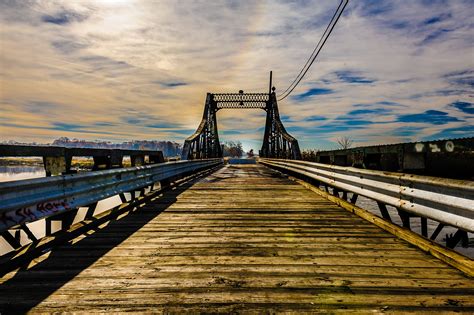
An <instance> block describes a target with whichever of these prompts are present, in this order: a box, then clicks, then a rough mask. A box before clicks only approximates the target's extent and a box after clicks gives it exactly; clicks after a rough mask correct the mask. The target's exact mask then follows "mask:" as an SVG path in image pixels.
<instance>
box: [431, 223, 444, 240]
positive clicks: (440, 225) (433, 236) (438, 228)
mask: <svg viewBox="0 0 474 315" xmlns="http://www.w3.org/2000/svg"><path fill="white" fill-rule="evenodd" d="M444 227H445V225H444V224H443V223H440V224H438V226H437V227H436V230H434V232H433V234H432V235H431V237H430V239H431V240H435V239H436V238H437V237H438V235H439V233H441V230H442V229H443V228H444Z"/></svg>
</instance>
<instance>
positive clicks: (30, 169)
mask: <svg viewBox="0 0 474 315" xmlns="http://www.w3.org/2000/svg"><path fill="white" fill-rule="evenodd" d="M45 175H46V174H45V171H44V169H43V167H41V166H24V165H21V166H11V165H8V166H0V182H7V181H17V180H23V179H31V178H39V177H44V176H45ZM126 197H127V199H129V198H130V195H129V194H128V195H127V194H126ZM120 203H121V201H120V198H119V197H118V196H114V197H110V198H107V199H105V200H102V201H100V202H99V203H98V205H97V208H96V211H95V212H94V213H95V214H98V213H100V212H103V211H105V210H108V209H111V208H112V207H115V206H118V205H119V204H120ZM356 204H357V206H359V207H361V208H363V209H366V210H368V211H370V212H371V213H373V214H375V215H377V216H381V215H380V211H379V209H378V206H377V204H376V202H375V201H372V200H370V199H368V198H364V197H359V198H358V200H357V203H356ZM387 208H388V211H389V213H390V216H391V218H392V220H393V222H394V223H396V224H398V225H401V220H400V217H399V216H398V213H397V211H396V209H395V208H393V207H389V206H388V207H387ZM86 212H87V209H86V208H81V209H79V212H78V214H77V216H76V219H75V220H74V222H79V221H81V220H83V218H84V216H85V214H86ZM437 225H438V223H437V222H435V221H431V220H428V235H431V234H432V233H433V231H434V230H435V229H436V227H437ZM28 227H29V228H30V229H31V230H32V232H33V233H34V234H35V235H36V236H37V237H38V238H40V237H43V236H44V235H45V224H44V220H39V221H36V222H33V223H30V224H28ZM411 228H412V230H413V231H414V232H416V233H418V234H421V224H420V219H419V218H412V219H411ZM58 229H60V223H59V222H57V223H54V222H53V226H52V231H53V232H54V231H56V230H58ZM455 232H456V229H455V228H451V227H445V228H444V229H443V231H442V232H441V233H440V234H439V235H438V237H437V238H436V242H437V243H440V244H443V245H444V244H445V241H444V238H445V237H446V234H454V233H455ZM473 237H474V235H473V234H472V233H469V239H470V240H471V241H470V245H469V246H470V247H469V248H463V247H461V244H458V246H457V247H456V248H455V250H456V251H457V252H460V253H462V254H464V255H466V256H468V257H470V258H474V244H473V242H472V239H473ZM28 242H29V240H28V238H27V237H26V234H25V233H24V232H23V231H22V232H21V243H22V244H27V243H28ZM10 250H12V248H11V247H10V245H8V243H6V242H5V241H4V240H3V238H0V255H2V254H4V253H6V252H9V251H10Z"/></svg>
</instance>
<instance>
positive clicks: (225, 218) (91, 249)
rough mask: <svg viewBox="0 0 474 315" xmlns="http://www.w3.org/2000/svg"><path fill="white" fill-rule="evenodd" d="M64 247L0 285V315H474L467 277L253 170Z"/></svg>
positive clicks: (226, 176)
mask: <svg viewBox="0 0 474 315" xmlns="http://www.w3.org/2000/svg"><path fill="white" fill-rule="evenodd" d="M161 211H162V212H161ZM159 212H161V213H159ZM72 243H73V244H69V245H64V246H61V247H59V248H57V249H56V250H54V251H52V252H50V253H49V257H48V258H47V259H44V260H43V259H42V258H40V259H38V260H37V261H36V264H30V265H29V266H28V267H26V266H25V268H23V269H24V270H21V271H18V272H17V273H16V274H13V273H12V274H9V275H7V276H5V277H4V278H3V279H2V280H1V282H3V284H2V285H0V305H1V306H0V308H1V311H2V314H4V312H5V313H8V311H20V310H23V311H25V310H29V309H31V310H32V311H33V312H53V311H67V312H69V311H72V312H81V311H83V312H87V313H89V312H93V311H107V312H124V311H135V312H160V311H163V312H176V313H181V312H183V311H188V312H200V311H202V312H208V313H210V312H222V313H231V312H237V313H247V312H248V313H254V312H256V313H267V312H273V311H277V312H278V311H287V312H298V313H301V312H305V311H306V312H321V313H327V312H337V311H340V312H344V313H346V312H347V311H348V310H352V311H356V312H362V313H367V312H376V313H378V312H380V313H383V312H389V313H396V312H399V313H407V312H410V311H411V312H416V311H419V312H426V311H437V312H439V311H461V312H473V311H474V298H473V297H474V295H473V293H474V282H473V281H472V279H471V278H468V277H466V276H464V275H463V274H462V273H461V272H459V271H457V270H456V269H454V268H452V267H449V266H448V265H446V264H444V263H443V262H441V261H439V260H438V259H436V258H433V257H432V256H430V255H428V254H425V253H423V252H421V251H419V250H418V249H416V248H414V247H413V246H411V245H409V244H408V243H406V242H404V241H401V240H399V239H397V238H396V237H394V236H392V235H391V234H389V233H387V232H385V231H383V230H381V229H379V228H378V227H376V226H374V225H371V224H370V223H368V222H367V221H364V220H363V219H361V218H359V217H357V216H355V215H353V214H351V213H349V212H347V211H345V210H343V209H342V208H339V207H338V206H336V205H334V204H332V203H330V202H329V201H327V200H325V199H323V198H322V197H320V196H318V195H316V194H315V193H313V192H311V191H310V190H307V189H306V188H304V187H303V186H301V185H299V184H296V183H294V182H292V181H290V180H288V179H286V178H284V177H281V176H280V175H279V174H278V173H276V172H274V171H271V170H270V169H268V168H265V167H263V166H260V165H241V166H227V167H224V168H222V169H221V170H219V171H217V172H215V173H213V174H211V175H209V176H207V177H206V178H203V179H200V180H196V181H195V182H192V183H190V184H187V185H184V186H183V187H178V188H177V189H175V190H173V191H169V192H167V193H165V194H164V195H162V196H161V197H159V198H157V199H155V200H153V201H152V202H150V203H149V204H147V205H146V206H145V207H144V208H143V209H141V210H140V211H137V212H134V213H132V214H130V215H128V216H125V217H123V218H121V219H120V220H118V221H113V222H110V223H109V224H108V226H106V227H103V228H101V229H99V230H97V231H96V232H95V233H91V235H88V236H87V237H85V238H80V239H76V240H75V241H74V242H72Z"/></svg>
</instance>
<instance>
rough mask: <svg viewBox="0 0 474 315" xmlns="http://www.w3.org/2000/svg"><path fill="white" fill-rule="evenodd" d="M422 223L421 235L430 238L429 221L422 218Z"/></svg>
mask: <svg viewBox="0 0 474 315" xmlns="http://www.w3.org/2000/svg"><path fill="white" fill-rule="evenodd" d="M420 221H421V235H423V236H424V237H428V219H427V218H423V217H420Z"/></svg>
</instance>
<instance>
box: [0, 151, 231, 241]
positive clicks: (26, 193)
mask: <svg viewBox="0 0 474 315" xmlns="http://www.w3.org/2000/svg"><path fill="white" fill-rule="evenodd" d="M221 163H222V160H221V159H207V160H193V161H177V162H167V163H162V164H154V165H144V166H137V167H129V168H122V169H113V170H103V171H97V172H86V173H79V174H68V175H61V176H54V177H44V178H36V179H27V180H19V181H11V182H3V183H0V233H1V235H2V236H4V238H5V239H7V238H8V239H10V240H11V235H10V234H6V233H9V232H8V230H9V229H12V228H14V229H23V230H24V231H25V232H26V233H27V234H28V235H30V231H29V230H28V229H27V227H26V225H25V224H26V223H29V222H33V221H37V220H40V219H43V218H49V217H51V216H58V215H61V214H66V213H68V212H73V213H74V212H77V209H78V208H79V207H88V206H91V205H94V204H95V205H96V204H97V202H98V201H100V200H104V199H106V198H108V197H112V196H115V195H120V197H121V199H122V201H123V202H125V201H126V200H125V197H124V196H123V193H125V192H133V194H132V198H134V192H135V191H141V193H144V189H145V188H146V187H151V188H153V185H154V184H155V183H157V182H160V184H163V182H166V181H167V180H171V179H173V178H176V177H180V176H184V175H187V174H192V173H195V172H198V171H200V170H204V169H208V168H212V167H214V166H217V165H219V164H221ZM73 210H75V211H73ZM9 235H10V236H9ZM7 241H8V240H7ZM9 243H10V245H12V246H13V244H11V242H9ZM17 243H18V242H17ZM17 245H18V244H17ZM13 247H15V246H13ZM16 247H17V246H16Z"/></svg>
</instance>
